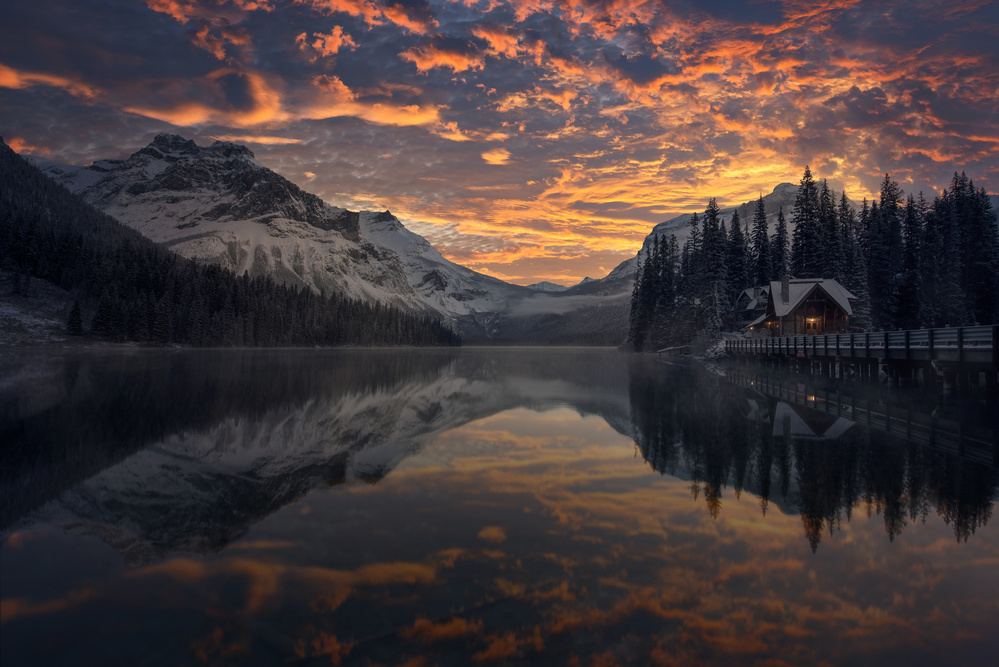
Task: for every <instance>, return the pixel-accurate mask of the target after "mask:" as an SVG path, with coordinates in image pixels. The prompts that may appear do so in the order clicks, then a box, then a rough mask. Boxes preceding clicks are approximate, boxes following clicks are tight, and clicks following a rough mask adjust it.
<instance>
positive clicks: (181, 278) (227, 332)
mask: <svg viewBox="0 0 999 667" xmlns="http://www.w3.org/2000/svg"><path fill="white" fill-rule="evenodd" d="M0 268H2V269H4V270H6V271H9V272H12V273H14V274H15V275H16V281H15V289H21V290H22V291H23V289H24V286H25V285H26V284H28V283H29V282H30V280H31V279H32V278H36V279H41V280H47V281H50V282H51V283H53V284H55V285H57V286H59V287H61V288H63V289H65V290H67V291H70V292H71V293H72V294H74V295H75V297H76V299H77V301H76V303H74V305H73V308H72V310H71V311H70V313H69V317H68V318H67V328H68V329H69V331H70V332H71V333H77V334H79V333H83V331H84V329H85V322H84V317H83V312H84V311H85V310H86V311H88V312H93V317H92V319H91V320H90V330H91V332H92V333H93V334H96V335H98V336H101V337H103V338H107V339H109V340H112V341H116V342H123V341H137V342H142V343H147V344H153V345H167V344H181V345H191V346H314V345H321V346H333V345H459V344H460V343H461V340H460V337H459V336H458V334H456V333H455V332H454V331H452V330H451V329H450V328H449V327H448V326H446V325H444V324H443V323H441V322H440V321H439V320H437V319H436V318H433V317H430V316H421V315H414V314H410V313H405V312H403V311H401V310H399V309H398V308H394V307H390V306H386V305H383V304H380V303H374V304H372V303H367V302H362V301H359V300H356V299H351V298H348V297H345V296H342V295H339V294H333V295H326V294H317V293H315V292H313V291H311V290H309V289H307V288H305V289H299V288H298V287H295V286H286V285H278V284H276V283H275V282H274V281H273V280H272V279H271V278H269V277H255V278H250V277H249V276H248V275H246V274H244V275H242V276H239V277H237V276H236V275H235V274H234V273H232V272H231V271H229V270H226V269H223V268H221V267H218V266H210V265H201V264H197V263H196V262H194V261H192V260H188V259H185V258H182V257H180V256H179V255H177V254H175V253H172V252H170V251H168V250H166V249H164V248H162V247H160V246H158V245H157V244H155V243H153V242H152V241H150V240H149V239H146V238H145V237H143V236H142V235H140V234H139V233H138V232H135V231H134V230H131V229H129V228H127V227H125V226H124V225H122V224H121V223H120V222H118V221H117V220H115V219H114V218H111V217H110V216H107V215H105V214H103V213H101V212H100V211H98V210H97V209H95V208H94V207H92V206H90V205H89V204H87V203H86V202H84V201H83V200H82V199H80V198H79V197H77V196H76V195H74V194H72V193H70V192H69V191H68V190H66V189H64V188H63V187H61V186H59V185H57V184H56V183H54V182H53V181H52V180H51V179H49V178H48V177H47V176H45V175H44V174H43V173H42V172H41V171H39V170H38V169H37V168H35V167H34V166H32V165H30V164H28V163H27V162H25V161H24V160H23V159H22V158H21V157H20V156H19V155H17V154H16V153H15V152H14V151H12V150H11V149H10V148H9V147H8V146H7V145H6V144H4V143H3V142H2V140H0Z"/></svg>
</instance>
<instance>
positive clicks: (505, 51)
mask: <svg viewBox="0 0 999 667" xmlns="http://www.w3.org/2000/svg"><path fill="white" fill-rule="evenodd" d="M471 32H472V34H473V35H475V36H476V37H478V38H479V39H484V40H485V41H486V43H487V44H489V50H488V51H487V53H489V55H493V56H504V57H506V58H516V57H517V55H518V52H519V48H518V47H519V44H520V40H519V38H518V37H517V35H515V34H512V33H509V32H507V31H506V30H503V29H502V28H498V27H492V26H484V25H477V26H474V27H473V28H472V30H471Z"/></svg>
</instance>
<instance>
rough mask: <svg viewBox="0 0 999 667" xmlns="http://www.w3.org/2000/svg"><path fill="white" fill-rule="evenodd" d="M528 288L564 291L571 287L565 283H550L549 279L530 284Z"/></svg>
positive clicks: (542, 290)
mask: <svg viewBox="0 0 999 667" xmlns="http://www.w3.org/2000/svg"><path fill="white" fill-rule="evenodd" d="M527 289H532V290H534V291H535V292H564V291H566V290H567V289H569V288H568V287H566V286H565V285H559V284H558V283H550V282H548V281H547V280H542V281H541V282H540V283H534V284H533V285H528V286H527Z"/></svg>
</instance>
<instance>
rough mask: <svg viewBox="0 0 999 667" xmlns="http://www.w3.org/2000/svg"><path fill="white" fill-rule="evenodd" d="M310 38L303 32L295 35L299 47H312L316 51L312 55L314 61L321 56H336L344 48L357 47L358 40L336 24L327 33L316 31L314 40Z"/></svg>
mask: <svg viewBox="0 0 999 667" xmlns="http://www.w3.org/2000/svg"><path fill="white" fill-rule="evenodd" d="M309 39H310V38H309V37H308V36H307V34H306V33H304V32H303V33H301V34H299V35H298V36H297V37H295V43H296V44H298V48H300V49H301V50H303V51H305V50H306V49H311V50H312V51H313V52H314V53H315V55H313V57H312V61H313V62H315V61H316V60H318V59H319V58H325V57H328V56H335V55H336V54H337V53H339V52H340V49H342V48H350V49H356V48H357V42H355V41H354V38H353V37H351V36H350V35H349V34H347V33H345V32H344V31H343V28H341V27H340V26H334V27H333V29H332V30H331V31H330V32H329V33H327V34H325V35H324V34H322V33H315V32H314V33H312V37H311V40H312V41H309Z"/></svg>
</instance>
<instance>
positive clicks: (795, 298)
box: [770, 278, 857, 317]
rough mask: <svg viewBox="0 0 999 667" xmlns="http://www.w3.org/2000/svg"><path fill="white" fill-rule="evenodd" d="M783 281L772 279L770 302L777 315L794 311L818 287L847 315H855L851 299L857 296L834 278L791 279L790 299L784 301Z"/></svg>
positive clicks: (780, 315) (781, 315)
mask: <svg viewBox="0 0 999 667" xmlns="http://www.w3.org/2000/svg"><path fill="white" fill-rule="evenodd" d="M780 283H781V281H779V280H772V281H770V295H771V299H770V302H771V303H772V304H773V306H774V314H775V315H776V316H777V317H784V316H785V315H788V314H789V313H791V312H793V311H794V309H795V308H797V307H798V306H799V305H801V302H802V301H804V300H805V297H807V296H808V295H809V294H810V293H811V291H812V289H813V288H818V289H820V290H822V291H823V292H825V294H826V295H827V296H828V297H829V298H830V299H832V300H833V302H834V303H835V304H836V305H837V306H839V307H840V308H842V309H843V311H844V312H845V313H846V314H847V315H853V308H852V307H851V306H850V299H856V298H857V297H856V296H855V295H853V294H851V293H850V292H849V291H848V290H847V289H846V288H845V287H843V286H842V285H840V284H839V282H838V281H836V280H834V279H833V278H797V279H794V280H791V281H789V284H788V287H789V289H788V300H787V301H784V299H783V298H782V297H783V296H784V295H783V294H782V292H781V284H780Z"/></svg>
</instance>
